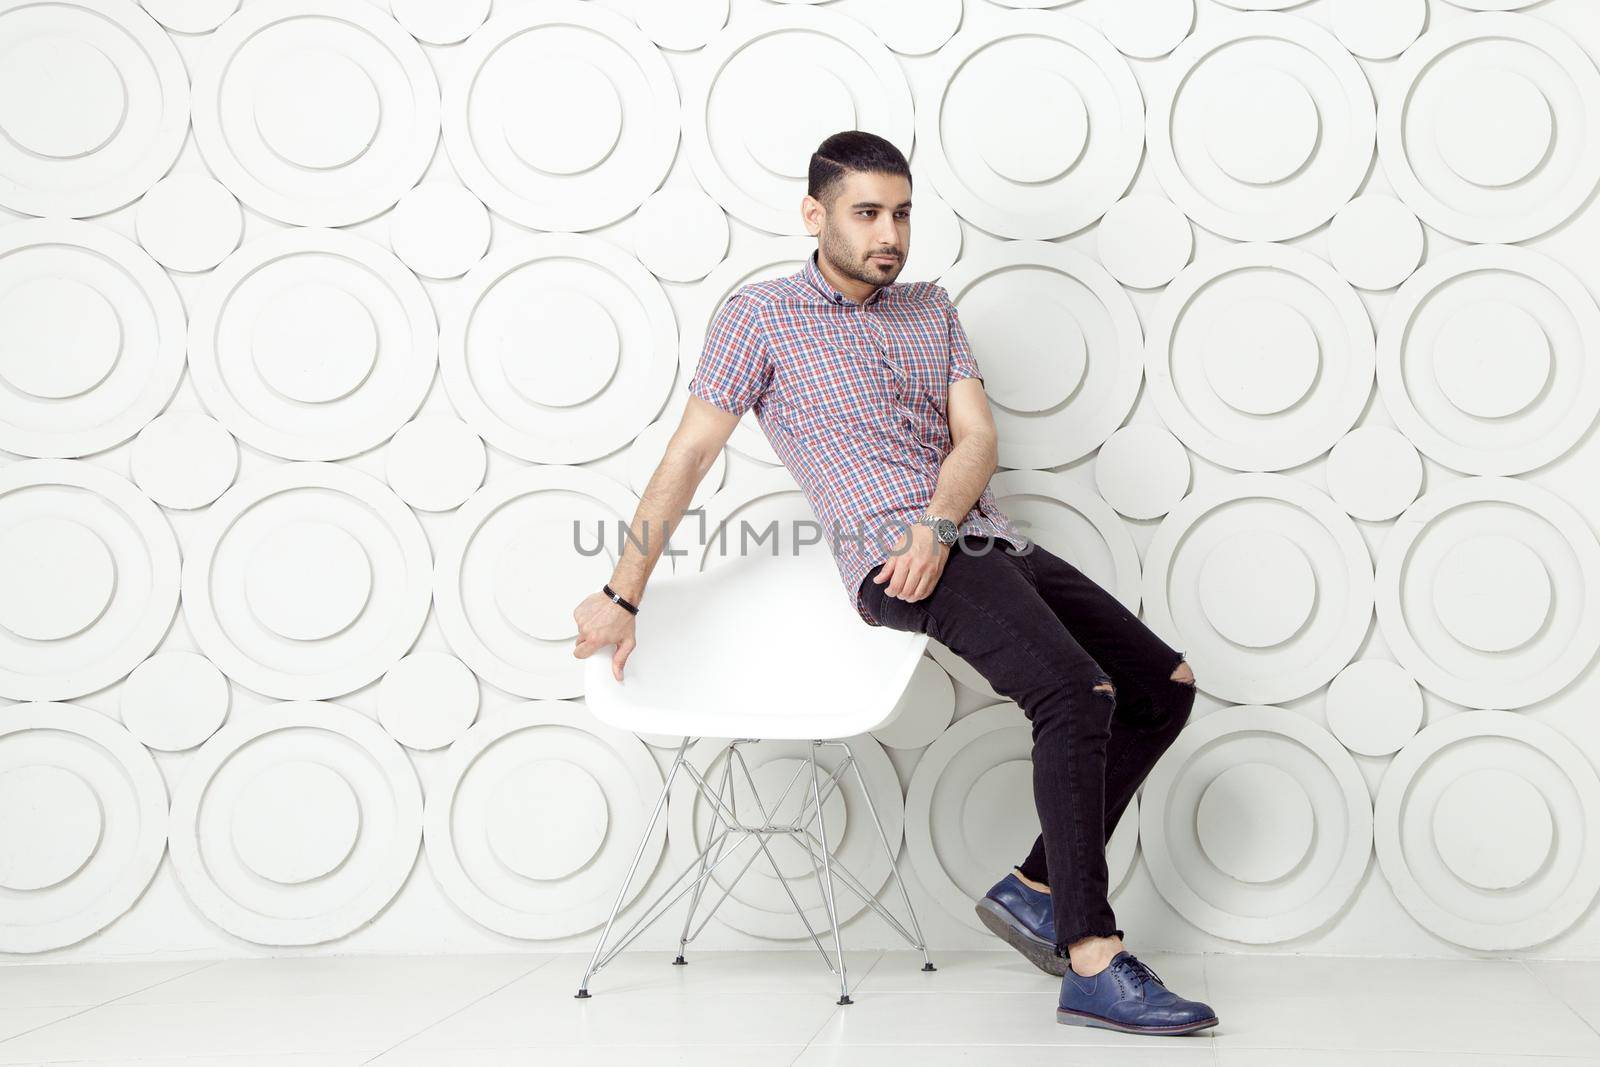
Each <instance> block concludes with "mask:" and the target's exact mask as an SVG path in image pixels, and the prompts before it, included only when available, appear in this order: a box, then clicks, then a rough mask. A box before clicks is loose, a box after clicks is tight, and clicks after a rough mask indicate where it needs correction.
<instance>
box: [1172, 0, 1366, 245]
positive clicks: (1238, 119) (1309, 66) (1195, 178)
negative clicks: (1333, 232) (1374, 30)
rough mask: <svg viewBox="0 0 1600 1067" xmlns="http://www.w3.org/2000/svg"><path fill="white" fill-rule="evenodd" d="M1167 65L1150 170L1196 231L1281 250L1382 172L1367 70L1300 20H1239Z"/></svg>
mask: <svg viewBox="0 0 1600 1067" xmlns="http://www.w3.org/2000/svg"><path fill="white" fill-rule="evenodd" d="M1276 6H1286V5H1281V4H1279V5H1276ZM1167 63H1168V64H1170V65H1171V67H1172V69H1171V70H1170V71H1168V72H1167V77H1165V78H1163V79H1161V81H1160V83H1159V84H1158V85H1157V87H1156V88H1155V89H1153V90H1152V93H1151V100H1150V107H1149V122H1148V127H1149V128H1148V134H1147V137H1148V141H1149V153H1150V167H1151V170H1152V171H1153V173H1154V174H1155V176H1156V179H1157V180H1158V181H1159V182H1160V183H1161V187H1162V188H1163V189H1165V190H1166V192H1167V195H1168V196H1170V197H1172V199H1173V200H1174V201H1176V202H1177V204H1178V206H1179V207H1181V208H1183V210H1184V213H1185V214H1187V215H1188V216H1189V217H1190V218H1192V219H1194V221H1195V222H1197V223H1199V224H1200V225H1201V226H1204V227H1205V228H1206V229H1208V230H1210V231H1212V232H1213V233H1217V234H1221V235H1222V236H1224V237H1231V238H1234V239H1235V240H1239V241H1281V240H1285V239H1287V238H1290V237H1298V236H1300V235H1301V234H1303V233H1306V232H1307V231H1309V230H1312V229H1314V228H1316V227H1317V226H1320V225H1321V224H1322V223H1324V222H1326V221H1328V219H1330V218H1332V217H1333V214H1334V212H1336V211H1338V210H1339V208H1340V207H1342V206H1343V205H1344V203H1345V201H1347V200H1349V199H1350V197H1352V196H1354V195H1355V192H1356V189H1357V188H1359V187H1360V185H1361V182H1362V180H1363V179H1364V178H1365V177H1366V175H1367V171H1368V169H1369V168H1370V167H1371V165H1372V149H1373V143H1374V136H1375V134H1376V129H1377V109H1376V105H1375V104H1374V103H1373V99H1372V90H1371V89H1370V88H1369V87H1368V85H1367V79H1366V75H1364V74H1363V73H1362V71H1361V67H1360V65H1359V64H1358V63H1357V62H1356V61H1355V59H1354V58H1353V57H1352V56H1351V55H1350V53H1349V52H1347V51H1345V49H1344V46H1343V45H1341V44H1340V43H1339V42H1338V41H1337V40H1335V39H1334V37H1333V35H1332V34H1330V33H1329V32H1328V31H1327V30H1324V29H1322V28H1321V27H1320V26H1317V25H1316V24H1315V23H1313V22H1311V21H1309V20H1308V19H1304V18H1300V17H1299V16H1297V15H1280V14H1271V13H1262V14H1254V15H1245V16H1240V17H1236V18H1230V19H1226V20H1224V21H1222V22H1218V23H1215V24H1213V25H1212V27H1211V28H1209V29H1202V30H1200V32H1198V33H1196V34H1195V35H1194V36H1192V37H1190V38H1189V39H1188V40H1186V41H1184V42H1183V43H1182V44H1181V45H1179V46H1178V47H1177V48H1176V49H1175V50H1174V51H1173V53H1172V55H1171V56H1170V57H1169V58H1168V60H1167Z"/></svg>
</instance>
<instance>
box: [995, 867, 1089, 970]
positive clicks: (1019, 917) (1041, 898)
mask: <svg viewBox="0 0 1600 1067" xmlns="http://www.w3.org/2000/svg"><path fill="white" fill-rule="evenodd" d="M977 908H978V919H979V920H980V921H981V922H982V923H983V925H984V926H986V927H987V928H988V929H989V930H990V932H991V933H993V934H994V935H995V936H996V937H998V938H1000V940H1002V941H1004V942H1005V943H1006V944H1008V945H1010V946H1011V947H1012V948H1014V949H1016V950H1017V951H1018V952H1020V953H1022V954H1023V955H1024V956H1026V957H1027V959H1028V962H1029V963H1031V964H1033V965H1034V966H1035V967H1037V968H1039V969H1040V970H1041V971H1043V972H1044V973H1046V974H1050V975H1055V976H1056V977H1057V978H1059V977H1061V976H1062V975H1064V974H1066V973H1067V958H1066V957H1065V956H1063V955H1061V954H1060V953H1059V952H1057V951H1056V917H1055V907H1054V905H1053V904H1052V903H1051V901H1050V894H1049V893H1041V892H1039V891H1038V890H1037V889H1030V888H1028V886H1026V885H1025V884H1023V881H1022V879H1020V878H1018V877H1017V873H1016V872H1015V871H1012V872H1011V873H1010V874H1008V875H1006V876H1005V877H1004V878H1002V879H1000V880H999V881H998V882H996V883H995V884H994V887H993V888H992V889H990V890H989V892H988V893H986V894H984V897H983V899H982V900H980V901H978V905H977Z"/></svg>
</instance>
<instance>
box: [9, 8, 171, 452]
mask: <svg viewBox="0 0 1600 1067" xmlns="http://www.w3.org/2000/svg"><path fill="white" fill-rule="evenodd" d="M4 18H5V16H4V14H3V13H0V28H3V26H4ZM0 323H3V324H4V327H3V329H0V448H3V449H5V450H7V451H10V452H16V453H19V454H21V455H25V456H48V457H63V456H86V455H89V454H91V453H94V452H100V451H103V450H104V449H107V448H110V447H111V446H112V445H116V444H120V443H122V442H123V441H126V440H127V439H128V438H130V437H132V436H133V435H134V434H136V433H138V432H139V428H140V427H142V426H143V425H144V424H145V423H147V422H149V421H150V420H151V419H152V418H154V417H155V416H156V415H157V414H158V413H160V411H161V409H162V408H163V407H165V406H166V405H167V402H168V401H170V400H171V399H172V395H173V393H174V391H176V389H177V387H178V379H179V377H180V376H181V375H182V374H183V359H184V353H183V345H184V339H183V304H182V302H181V301H180V300H179V299H178V290H177V289H176V287H174V286H173V284H172V280H171V279H170V278H169V277H167V275H166V272H165V271H163V270H162V269H161V268H160V267H159V266H157V265H156V263H155V261H154V260H152V259H151V258H150V257H149V256H148V255H147V254H146V253H145V251H144V250H143V249H142V248H140V247H139V246H137V245H135V244H134V243H133V242H131V241H129V240H128V239H127V238H125V237H121V236H118V235H117V234H115V233H113V232H111V231H110V230H108V229H106V228H104V227H102V226H96V225H94V224H92V223H87V222H75V221H71V220H62V219H37V220H35V219H29V220H25V221H21V222H12V223H8V224H6V225H5V226H4V227H0Z"/></svg>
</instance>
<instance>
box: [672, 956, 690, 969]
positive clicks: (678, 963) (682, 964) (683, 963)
mask: <svg viewBox="0 0 1600 1067" xmlns="http://www.w3.org/2000/svg"><path fill="white" fill-rule="evenodd" d="M672 965H673V966H674V967H687V966H689V961H688V960H686V959H684V958H683V957H682V956H679V957H678V958H677V959H675V960H673V961H672Z"/></svg>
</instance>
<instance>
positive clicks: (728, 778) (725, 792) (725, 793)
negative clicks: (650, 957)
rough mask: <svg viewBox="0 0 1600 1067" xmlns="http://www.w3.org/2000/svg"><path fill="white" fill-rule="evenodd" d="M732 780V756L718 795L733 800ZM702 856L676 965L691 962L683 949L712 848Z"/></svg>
mask: <svg viewBox="0 0 1600 1067" xmlns="http://www.w3.org/2000/svg"><path fill="white" fill-rule="evenodd" d="M732 781H733V759H732V757H731V756H730V757H729V759H728V761H727V763H726V764H725V765H724V766H723V768H722V784H721V785H719V786H718V787H717V796H718V797H719V798H726V799H728V800H730V801H731V800H732V795H731V793H732V791H731V789H730V788H729V787H730V783H732ZM715 814H716V813H715V810H713V816H715ZM735 814H737V809H735ZM721 840H723V841H726V840H727V835H726V834H724V835H723V836H722V838H721ZM717 855H718V857H719V858H720V857H721V855H722V848H721V846H720V845H718V848H717ZM700 856H701V859H700V872H699V874H697V875H696V876H695V887H694V895H693V896H691V897H690V898H689V912H688V914H687V915H685V916H684V917H683V931H682V932H681V933H679V934H678V957H677V958H676V959H674V960H673V961H672V963H673V965H674V966H676V967H683V966H685V965H687V964H688V962H689V961H688V960H686V959H684V958H683V950H684V948H685V947H687V946H688V944H689V941H690V937H691V935H690V933H689V927H690V925H691V924H693V922H694V913H695V909H697V908H698V907H699V906H700V896H701V894H702V893H703V892H704V891H705V887H706V881H705V879H706V866H707V864H708V862H710V861H711V850H710V849H706V850H705V851H703V852H702V853H701V854H700ZM718 903H721V902H720V901H719V902H718ZM713 910H714V909H713ZM706 918H707V919H710V916H709V915H708V916H706ZM700 925H701V929H704V928H705V924H704V923H701V924H700ZM699 933H700V931H699V930H696V931H695V933H694V936H698V935H699Z"/></svg>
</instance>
